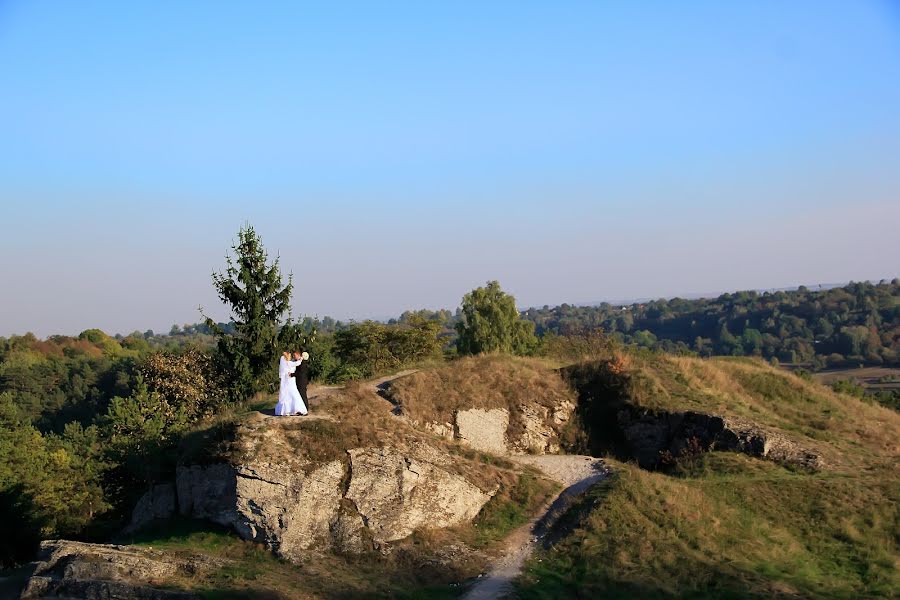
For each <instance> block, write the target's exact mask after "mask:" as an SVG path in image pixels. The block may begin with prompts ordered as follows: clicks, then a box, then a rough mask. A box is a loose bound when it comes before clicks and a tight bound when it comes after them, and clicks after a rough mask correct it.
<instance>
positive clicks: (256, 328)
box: [201, 225, 293, 400]
mask: <svg viewBox="0 0 900 600" xmlns="http://www.w3.org/2000/svg"><path fill="white" fill-rule="evenodd" d="M232 250H233V251H234V253H235V256H234V258H232V257H231V256H226V257H225V260H226V261H227V263H228V266H227V268H226V269H225V272H224V273H213V276H212V278H213V285H215V287H216V290H217V291H218V292H219V299H220V300H222V302H223V303H225V304H227V305H229V306H230V307H231V314H232V320H233V322H234V329H235V331H234V334H233V335H229V334H228V333H226V332H225V330H224V329H222V328H221V327H220V326H219V325H218V324H216V323H215V322H214V321H213V320H212V319H210V318H208V317H207V318H206V321H205V322H206V325H207V326H208V327H209V328H210V330H212V331H213V333H214V334H215V335H216V337H217V338H218V349H219V352H220V353H221V355H222V357H223V359H224V360H225V365H226V370H227V373H228V376H229V378H230V382H229V383H230V386H229V388H230V389H229V391H230V394H231V396H232V399H233V400H243V399H245V398H247V397H249V396H251V395H252V394H253V393H254V392H257V391H260V390H262V389H263V388H264V382H265V381H266V380H268V379H271V374H272V370H273V363H274V361H275V360H276V358H277V356H278V354H279V353H280V350H281V349H282V348H283V346H285V345H286V343H287V342H286V340H285V339H284V338H283V336H285V335H288V334H290V333H293V327H290V326H289V327H282V325H284V323H282V318H283V317H284V316H285V314H287V315H288V317H289V316H290V300H291V291H292V290H293V283H292V278H291V276H290V275H289V276H288V282H287V285H283V284H282V280H281V272H280V270H279V268H278V259H275V260H274V261H273V262H272V263H271V264H270V263H269V260H268V254H267V253H266V251H265V248H263V245H262V241H261V240H260V238H259V235H257V233H256V231H255V230H254V229H253V227H251V226H250V225H247V226H246V227H242V228H241V229H240V231H239V232H238V241H237V243H236V244H235V245H233V246H232ZM201 312H202V310H201ZM286 324H287V325H290V318H288V319H287V323H286Z"/></svg>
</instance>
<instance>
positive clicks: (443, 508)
mask: <svg viewBox="0 0 900 600" xmlns="http://www.w3.org/2000/svg"><path fill="white" fill-rule="evenodd" d="M267 435H268V436H269V437H271V436H277V435H279V432H278V431H277V430H269V431H268V432H267ZM267 443H271V440H268V441H267ZM460 462H461V459H460V458H459V457H455V458H454V457H452V456H450V455H448V454H447V453H446V452H442V451H440V450H438V449H437V448H435V447H432V446H430V445H427V444H423V443H415V444H412V445H410V446H407V447H405V448H403V449H400V448H396V447H391V446H383V447H366V448H355V449H351V450H349V451H347V452H346V457H342V458H340V459H336V460H331V461H326V462H321V463H309V462H306V463H301V462H297V461H291V460H285V461H282V462H267V461H264V460H259V459H254V460H249V461H247V462H242V463H240V464H232V463H216V464H209V465H185V466H180V467H178V470H177V477H176V482H175V485H174V486H173V485H172V484H161V485H158V486H155V487H154V488H153V489H151V490H150V491H148V492H147V493H146V494H145V496H144V497H143V498H142V499H141V500H140V502H138V505H137V507H136V509H135V513H134V516H133V520H132V524H131V527H130V528H131V529H132V530H135V529H138V528H140V527H142V526H145V525H146V524H148V523H149V522H151V521H153V520H158V519H164V518H168V517H170V516H172V515H173V514H174V513H175V511H176V508H177V511H178V512H179V513H180V514H181V515H183V516H186V517H191V518H197V519H207V520H210V521H213V522H216V523H219V524H222V525H225V526H227V527H230V528H231V529H233V530H234V531H235V532H237V533H238V535H240V536H241V537H243V538H244V539H247V540H252V541H255V542H259V543H262V544H265V545H266V546H267V547H268V548H270V549H271V550H272V551H274V552H275V553H276V554H277V555H278V556H280V557H282V558H284V559H287V560H290V561H294V562H302V560H303V559H304V558H306V557H307V556H308V551H309V550H311V549H312V550H334V551H338V552H345V553H364V552H367V551H372V550H377V549H379V548H381V547H382V546H383V545H384V544H386V543H389V542H393V541H397V540H400V539H403V538H405V537H407V536H409V535H410V534H412V533H413V531H415V530H416V529H418V528H423V527H427V528H442V527H451V526H454V525H459V524H461V523H464V522H466V521H470V520H471V519H473V518H474V517H475V516H476V515H477V514H478V512H479V511H480V510H481V508H482V507H483V506H484V505H485V503H487V501H488V500H490V498H491V497H492V496H493V495H494V494H495V493H496V492H497V489H498V488H497V486H496V485H494V486H493V487H488V486H486V485H485V484H484V483H480V484H479V483H477V482H474V481H472V480H470V478H467V476H466V474H465V472H464V471H461V470H460V469H459V463H460ZM463 462H464V461H463Z"/></svg>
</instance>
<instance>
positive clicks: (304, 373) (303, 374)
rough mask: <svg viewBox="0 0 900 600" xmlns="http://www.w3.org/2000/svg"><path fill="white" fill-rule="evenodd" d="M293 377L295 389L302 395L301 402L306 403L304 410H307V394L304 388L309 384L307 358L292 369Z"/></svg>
mask: <svg viewBox="0 0 900 600" xmlns="http://www.w3.org/2000/svg"><path fill="white" fill-rule="evenodd" d="M294 379H296V380H297V389H298V390H300V396H302V397H303V404H305V405H306V410H309V396H308V395H307V393H306V388H307V387H308V386H309V361H308V360H304V361H303V362H302V363H300V364H299V365H297V368H296V369H294Z"/></svg>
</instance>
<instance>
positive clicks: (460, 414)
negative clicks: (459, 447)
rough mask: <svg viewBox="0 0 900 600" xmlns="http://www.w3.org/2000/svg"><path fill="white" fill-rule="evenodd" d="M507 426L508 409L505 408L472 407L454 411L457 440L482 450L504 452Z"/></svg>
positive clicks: (494, 452) (496, 452) (495, 452)
mask: <svg viewBox="0 0 900 600" xmlns="http://www.w3.org/2000/svg"><path fill="white" fill-rule="evenodd" d="M508 427H509V411H508V410H506V409H505V408H494V409H490V410H486V409H481V408H472V409H469V410H460V411H457V413H456V433H457V436H458V438H459V440H460V441H461V442H462V443H464V444H466V445H468V446H471V447H472V448H475V449H476V450H481V451H483V452H491V453H493V454H506V449H507V443H506V429H507V428H508Z"/></svg>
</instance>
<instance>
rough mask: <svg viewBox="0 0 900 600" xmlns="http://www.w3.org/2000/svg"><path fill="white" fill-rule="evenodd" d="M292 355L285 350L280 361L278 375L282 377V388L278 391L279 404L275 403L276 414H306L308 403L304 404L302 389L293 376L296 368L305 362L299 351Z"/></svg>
mask: <svg viewBox="0 0 900 600" xmlns="http://www.w3.org/2000/svg"><path fill="white" fill-rule="evenodd" d="M294 358H296V359H297V360H291V355H290V354H288V353H287V352H284V353H283V354H282V355H281V359H280V360H279V361H278V376H279V377H280V378H281V388H280V390H279V392H278V404H276V405H275V414H276V415H279V416H287V415H296V414H301V415H305V414H306V405H305V404H303V397H302V396H301V395H300V390H298V389H297V380H296V379H294V378H293V377H291V373H293V372H294V369H296V368H297V366H298V365H299V364H300V363H302V362H303V357H302V356H300V353H299V352H295V353H294Z"/></svg>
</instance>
